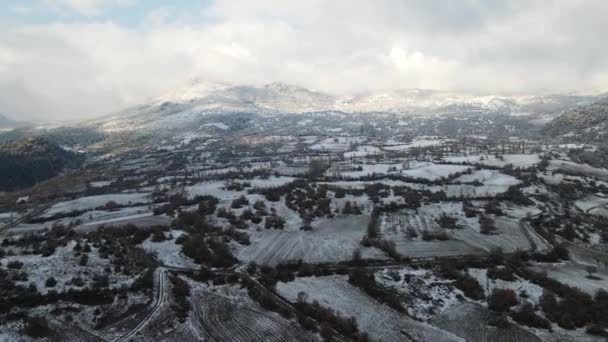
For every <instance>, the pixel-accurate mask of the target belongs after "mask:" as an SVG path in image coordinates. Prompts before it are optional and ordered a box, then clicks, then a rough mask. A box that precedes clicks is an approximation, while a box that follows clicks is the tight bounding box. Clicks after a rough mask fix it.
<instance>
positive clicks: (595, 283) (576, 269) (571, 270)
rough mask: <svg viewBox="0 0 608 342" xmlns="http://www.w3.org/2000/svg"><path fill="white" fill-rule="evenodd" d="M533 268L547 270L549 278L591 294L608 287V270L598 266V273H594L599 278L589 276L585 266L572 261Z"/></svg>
mask: <svg viewBox="0 0 608 342" xmlns="http://www.w3.org/2000/svg"><path fill="white" fill-rule="evenodd" d="M533 269H534V270H536V271H539V272H546V274H547V276H548V277H549V278H553V279H555V280H557V281H559V282H560V283H563V284H566V285H570V286H572V287H577V288H579V289H581V290H582V291H584V292H587V293H588V294H590V295H595V293H596V292H597V291H598V290H600V289H603V290H606V289H608V271H606V270H605V269H603V268H598V270H597V273H594V276H596V277H598V278H599V279H589V278H587V276H588V275H589V273H588V272H587V271H586V270H585V266H584V265H580V264H576V263H572V262H566V263H560V264H551V265H545V264H542V265H539V266H537V267H534V268H533Z"/></svg>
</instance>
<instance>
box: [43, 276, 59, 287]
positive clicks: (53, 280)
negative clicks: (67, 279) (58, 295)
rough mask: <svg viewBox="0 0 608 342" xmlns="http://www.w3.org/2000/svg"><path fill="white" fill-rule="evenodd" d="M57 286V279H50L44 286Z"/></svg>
mask: <svg viewBox="0 0 608 342" xmlns="http://www.w3.org/2000/svg"><path fill="white" fill-rule="evenodd" d="M55 285H57V280H55V278H53V277H50V278H48V279H47V280H46V281H45V282H44V286H46V287H55Z"/></svg>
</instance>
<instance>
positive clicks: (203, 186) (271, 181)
mask: <svg viewBox="0 0 608 342" xmlns="http://www.w3.org/2000/svg"><path fill="white" fill-rule="evenodd" d="M294 179H295V178H293V177H285V176H281V177H275V176H272V177H270V178H268V179H262V178H255V179H251V180H247V182H248V183H250V184H251V187H252V188H272V187H277V186H281V185H285V184H287V183H289V182H292V181H293V180H294ZM225 187H226V183H225V182H224V181H212V182H202V183H197V184H194V185H190V186H187V187H186V188H185V190H186V193H187V194H188V196H189V197H195V196H199V195H212V196H215V197H217V198H219V199H220V200H224V201H227V200H233V199H235V198H237V197H239V196H241V195H242V194H244V192H241V191H232V190H226V189H225Z"/></svg>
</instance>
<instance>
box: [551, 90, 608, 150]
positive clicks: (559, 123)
mask: <svg viewBox="0 0 608 342" xmlns="http://www.w3.org/2000/svg"><path fill="white" fill-rule="evenodd" d="M545 133H546V134H547V135H549V136H554V137H563V138H568V139H571V140H575V141H583V142H598V141H599V142H605V141H606V138H608V96H606V97H603V98H601V99H599V100H598V101H595V102H593V103H591V104H587V105H584V106H579V107H576V108H573V109H569V110H566V111H564V112H562V113H561V114H560V115H559V116H557V117H556V118H555V119H554V120H553V121H551V122H550V123H549V124H547V126H546V128H545Z"/></svg>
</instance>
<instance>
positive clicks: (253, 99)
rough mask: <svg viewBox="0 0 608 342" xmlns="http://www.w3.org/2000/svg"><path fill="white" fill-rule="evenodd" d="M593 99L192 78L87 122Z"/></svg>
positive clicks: (531, 106)
mask: <svg viewBox="0 0 608 342" xmlns="http://www.w3.org/2000/svg"><path fill="white" fill-rule="evenodd" d="M594 99H595V97H593V96H579V95H549V96H496V95H474V94H466V93H457V92H448V91H437V90H424V89H401V90H391V91H380V92H365V93H359V94H354V95H332V94H327V93H323V92H318V91H312V90H309V89H306V88H303V87H299V86H294V85H288V84H284V83H278V82H277V83H271V84H267V85H263V86H250V85H230V84H226V83H207V82H202V81H199V80H194V81H192V82H190V83H188V84H187V85H186V86H184V87H182V88H179V89H176V90H173V91H171V92H168V93H167V94H166V95H164V96H161V97H159V98H158V99H156V100H153V101H151V102H150V103H147V104H144V105H140V106H136V107H133V108H129V109H127V110H124V111H122V112H119V113H115V114H114V115H111V116H109V117H103V118H100V119H98V120H95V121H93V123H92V124H93V125H94V126H95V127H96V128H97V129H98V130H100V131H102V132H105V133H118V132H126V131H138V132H166V131H171V130H174V131H175V130H177V131H179V130H184V129H186V130H192V129H198V128H200V126H199V124H200V118H201V116H206V115H209V114H215V115H218V114H228V113H247V114H256V115H263V116H273V115H277V114H301V113H311V112H319V113H321V112H342V113H370V112H382V113H394V114H397V115H403V116H433V115H461V114H463V115H467V114H504V115H512V116H533V117H535V119H539V118H541V119H544V120H546V121H548V120H550V119H552V118H553V114H554V113H556V112H560V111H563V110H566V109H569V108H573V107H576V106H580V105H583V104H587V103H590V102H591V101H593V100H594Z"/></svg>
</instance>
